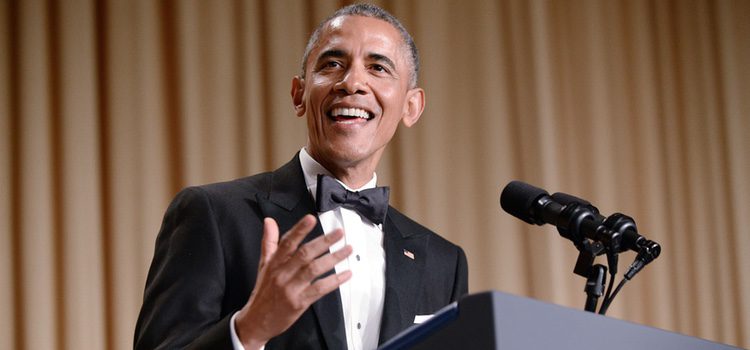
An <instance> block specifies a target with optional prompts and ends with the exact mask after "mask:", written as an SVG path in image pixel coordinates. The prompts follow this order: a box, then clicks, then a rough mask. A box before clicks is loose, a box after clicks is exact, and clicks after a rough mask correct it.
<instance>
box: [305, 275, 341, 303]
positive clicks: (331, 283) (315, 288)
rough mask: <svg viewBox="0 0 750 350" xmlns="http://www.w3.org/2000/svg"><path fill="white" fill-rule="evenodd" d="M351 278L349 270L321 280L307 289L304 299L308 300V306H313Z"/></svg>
mask: <svg viewBox="0 0 750 350" xmlns="http://www.w3.org/2000/svg"><path fill="white" fill-rule="evenodd" d="M350 278H352V272H351V271H349V270H346V271H343V272H341V273H338V274H333V275H330V276H327V277H325V278H321V279H319V280H317V281H315V282H314V283H312V284H310V285H309V286H308V287H307V288H305V290H304V292H303V298H304V299H306V300H307V303H308V304H312V303H314V302H315V301H317V300H318V299H320V298H322V297H323V296H324V295H326V294H328V293H330V292H333V291H334V290H336V288H338V287H339V286H341V285H342V284H344V283H346V281H348V280H349V279H350Z"/></svg>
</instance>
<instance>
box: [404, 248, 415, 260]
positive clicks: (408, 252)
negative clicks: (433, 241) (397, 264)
mask: <svg viewBox="0 0 750 350" xmlns="http://www.w3.org/2000/svg"><path fill="white" fill-rule="evenodd" d="M404 255H406V257H408V258H409V259H412V260H414V253H412V252H410V251H408V250H406V249H404Z"/></svg>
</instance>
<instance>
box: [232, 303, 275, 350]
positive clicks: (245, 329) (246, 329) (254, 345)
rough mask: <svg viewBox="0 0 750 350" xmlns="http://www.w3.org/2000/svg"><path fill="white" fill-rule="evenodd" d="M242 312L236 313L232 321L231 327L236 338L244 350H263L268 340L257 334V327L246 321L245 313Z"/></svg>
mask: <svg viewBox="0 0 750 350" xmlns="http://www.w3.org/2000/svg"><path fill="white" fill-rule="evenodd" d="M243 311H244V310H241V311H240V312H238V313H237V317H236V318H235V319H234V324H233V326H234V330H235V334H236V335H237V338H239V341H240V343H242V347H243V348H244V349H245V350H258V349H263V347H264V346H265V345H266V343H267V342H268V340H269V339H266V337H263V336H261V335H259V334H257V330H258V327H257V326H256V325H253V322H252V321H249V320H248V317H247V315H246V313H245V312H243Z"/></svg>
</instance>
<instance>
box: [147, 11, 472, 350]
mask: <svg viewBox="0 0 750 350" xmlns="http://www.w3.org/2000/svg"><path fill="white" fill-rule="evenodd" d="M302 64H303V67H302V75H300V76H297V77H294V79H293V80H292V91H291V95H292V101H293V104H294V109H295V111H296V114H297V116H299V117H302V118H305V119H306V121H307V128H308V140H307V144H306V146H305V147H304V148H303V149H302V150H300V152H299V153H298V154H297V155H296V156H295V157H294V158H293V159H292V160H291V161H290V162H289V163H287V164H286V165H284V166H283V167H281V168H279V169H277V170H276V171H273V172H270V173H263V174H259V175H255V176H251V177H247V178H242V179H238V180H234V181H229V182H225V183H219V184H211V185H205V186H199V187H192V188H187V189H185V190H183V191H182V192H180V193H179V194H178V195H177V196H176V198H175V199H174V201H173V202H172V204H171V205H170V206H169V208H168V209H167V213H166V214H165V217H164V222H163V224H162V228H161V230H160V232H159V236H158V238H157V242H156V251H155V253H154V260H153V262H152V265H151V269H150V270H149V275H148V280H147V282H146V290H145V293H144V301H143V306H142V308H141V313H140V316H139V318H138V324H137V326H136V335H135V342H136V344H135V347H136V348H143V349H151V348H159V347H165V348H182V347H192V348H211V349H217V348H228V349H231V348H235V349H242V348H244V349H259V348H262V347H265V349H347V348H348V349H374V348H376V347H377V345H378V344H381V343H383V342H384V341H386V340H388V339H390V338H391V337H393V336H395V335H396V334H397V333H398V332H400V331H402V330H404V329H406V328H408V327H409V326H411V325H412V324H414V323H415V322H418V321H419V320H421V319H424V318H425V317H427V316H429V315H431V314H432V313H434V312H435V311H437V310H438V309H440V308H441V307H443V306H445V305H447V304H449V303H450V302H452V301H455V300H457V299H458V298H459V297H460V296H462V295H463V294H465V293H466V292H467V283H468V282H467V280H468V276H467V264H466V257H465V255H464V253H463V251H462V250H461V248H459V247H458V246H456V245H454V244H452V243H450V242H448V241H446V240H444V239H443V238H441V237H440V236H438V235H436V234H435V233H433V232H431V231H429V230H428V229H426V228H424V227H422V226H421V225H419V224H417V223H416V222H414V221H412V220H410V219H409V218H407V217H406V216H404V215H403V214H401V213H399V212H398V211H397V210H395V209H394V208H393V207H390V206H389V205H388V202H387V201H388V194H389V192H388V189H387V188H384V187H376V186H375V183H376V180H377V176H376V174H375V170H376V168H377V165H378V163H379V161H380V158H381V156H382V155H383V152H384V150H385V147H386V145H387V144H388V142H390V140H391V138H392V137H393V135H394V133H395V132H396V129H397V127H398V125H399V124H400V123H403V124H404V125H405V126H407V127H410V126H412V125H414V123H416V122H417V120H419V117H420V116H421V114H422V111H423V109H424V101H425V97H424V91H423V90H422V89H420V88H418V87H417V84H416V83H417V72H418V70H419V59H418V54H417V50H416V46H415V45H414V42H413V40H412V38H411V36H410V35H409V33H408V32H407V31H406V30H405V29H404V28H403V26H402V25H401V24H400V23H399V22H398V20H397V19H396V18H394V17H393V16H391V15H390V14H388V13H387V12H385V11H384V10H382V9H380V8H378V7H375V6H372V5H362V4H359V5H351V6H348V7H345V8H343V9H340V10H339V11H337V12H336V13H334V14H333V15H332V16H331V17H330V18H328V19H327V20H325V21H324V22H322V23H321V24H320V25H319V26H318V28H317V29H316V30H315V32H314V33H313V34H312V36H311V37H310V40H309V43H308V45H307V48H306V50H305V54H304V58H303V63H302ZM280 232H284V233H283V234H280Z"/></svg>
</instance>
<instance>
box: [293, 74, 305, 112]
mask: <svg viewBox="0 0 750 350" xmlns="http://www.w3.org/2000/svg"><path fill="white" fill-rule="evenodd" d="M304 96H305V79H303V78H300V77H299V75H296V76H294V78H292V104H294V111H295V112H296V114H297V116H298V117H301V116H303V115H305V108H306V105H305V99H304Z"/></svg>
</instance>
